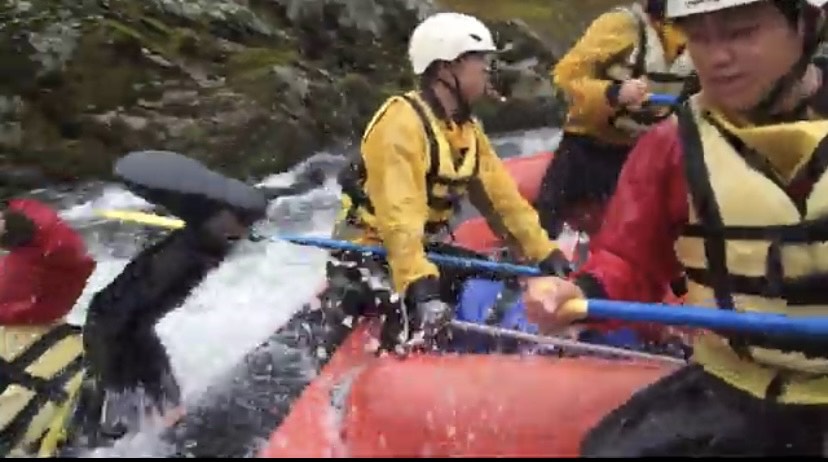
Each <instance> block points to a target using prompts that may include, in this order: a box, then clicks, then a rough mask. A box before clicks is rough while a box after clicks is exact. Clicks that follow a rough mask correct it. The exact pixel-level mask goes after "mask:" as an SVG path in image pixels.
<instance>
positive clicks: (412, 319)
mask: <svg viewBox="0 0 828 462" xmlns="http://www.w3.org/2000/svg"><path fill="white" fill-rule="evenodd" d="M405 306H406V310H407V311H408V313H407V315H408V319H409V326H410V328H409V331H410V332H409V337H411V338H410V339H409V340H412V339H413V338H414V337H415V335H416V334H422V337H423V341H424V342H425V343H426V344H432V343H433V342H434V341H435V340H436V339H437V337H438V336H440V334H441V333H443V331H444V329H445V328H446V327H447V326H448V324H449V322H451V319H452V318H453V316H454V311H453V310H452V308H451V306H449V305H448V304H446V303H444V302H443V301H442V300H441V299H440V281H439V280H438V279H437V278H435V277H433V276H428V277H425V278H422V279H418V280H416V281H414V282H412V283H411V284H410V285H409V286H408V289H407V290H406V294H405Z"/></svg>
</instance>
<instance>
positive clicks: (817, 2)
mask: <svg viewBox="0 0 828 462" xmlns="http://www.w3.org/2000/svg"><path fill="white" fill-rule="evenodd" d="M763 1H766V0H667V8H666V11H665V13H666V16H667V17H668V18H681V17H684V16H690V15H694V14H700V13H709V12H711V11H718V10H726V9H728V8H735V7H737V6H742V5H748V4H751V3H756V2H763ZM790 1H795V0H790ZM806 1H807V2H808V3H809V4H811V5H813V6H815V7H817V8H822V7H823V6H825V4H826V3H828V0H806Z"/></svg>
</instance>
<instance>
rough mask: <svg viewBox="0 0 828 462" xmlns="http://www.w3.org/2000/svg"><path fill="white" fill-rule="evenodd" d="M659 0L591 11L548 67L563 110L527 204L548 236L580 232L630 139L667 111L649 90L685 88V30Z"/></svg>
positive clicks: (590, 226)
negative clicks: (667, 17)
mask: <svg viewBox="0 0 828 462" xmlns="http://www.w3.org/2000/svg"><path fill="white" fill-rule="evenodd" d="M663 10H664V0H646V1H643V0H642V1H639V2H635V3H633V4H631V5H629V6H627V7H622V8H617V9H613V10H611V11H609V12H607V13H604V14H602V15H601V16H599V17H598V18H597V19H596V20H595V21H594V22H593V23H592V24H591V25H590V26H589V28H588V29H587V30H586V31H585V33H584V35H583V36H582V37H581V38H580V40H578V42H577V43H575V45H574V46H573V47H572V48H571V49H570V50H569V52H567V53H566V55H564V56H563V57H562V58H561V59H560V61H558V63H557V64H556V65H555V66H554V67H553V69H552V79H553V81H554V83H555V85H556V86H557V87H558V88H560V89H561V90H562V91H563V93H564V95H565V96H566V99H567V102H568V106H569V113H568V115H567V119H566V123H565V125H564V128H563V136H562V139H561V141H560V144H559V145H558V148H557V149H556V152H555V157H554V160H553V161H552V162H551V163H550V164H549V167H547V171H546V173H545V174H544V177H543V180H542V183H541V188H540V192H539V194H538V198H537V199H536V200H535V206H536V208H537V209H538V213H539V214H540V217H541V222H542V223H543V225H544V228H545V229H546V230H547V232H549V234H550V235H551V236H553V237H557V236H558V234H559V233H560V232H561V230H562V227H563V223H564V222H567V223H568V224H569V225H570V226H571V227H573V228H575V229H576V230H578V231H582V232H584V233H586V234H588V235H594V234H595V233H596V232H597V231H598V229H599V228H600V226H601V217H602V216H603V208H604V206H605V203H606V201H607V200H608V199H609V197H610V196H611V195H612V192H613V191H614V188H615V182H616V180H617V178H618V173H619V172H620V171H621V167H622V166H623V164H624V160H625V159H626V158H627V154H628V153H629V151H630V149H631V148H632V146H633V144H635V141H636V139H637V138H638V137H639V136H640V135H641V134H642V133H644V132H645V131H646V130H647V129H648V128H649V127H650V126H652V124H654V123H656V122H658V121H660V120H663V119H664V118H666V117H668V116H669V115H670V114H671V109H670V107H669V106H665V105H648V104H647V98H648V96H649V95H650V94H653V93H657V94H666V95H671V96H675V97H684V96H686V94H688V93H690V92H692V90H693V85H692V83H693V82H694V79H692V75H693V65H692V61H691V60H690V58H689V56H688V55H687V53H686V47H685V37H684V35H683V34H682V33H681V31H680V30H678V29H677V28H675V27H674V26H673V25H672V24H670V23H667V22H665V21H664V20H663Z"/></svg>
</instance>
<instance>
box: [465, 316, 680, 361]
mask: <svg viewBox="0 0 828 462" xmlns="http://www.w3.org/2000/svg"><path fill="white" fill-rule="evenodd" d="M451 326H452V327H453V328H456V329H461V330H465V331H469V332H478V333H481V334H486V335H490V336H492V337H507V338H512V339H515V340H522V341H525V342H531V343H536V344H538V345H549V346H554V347H558V348H562V349H565V350H568V351H582V352H586V353H603V354H609V355H616V356H625V357H629V358H637V359H646V360H649V361H660V362H665V363H671V364H679V365H682V364H687V362H686V361H684V360H682V359H679V358H674V357H672V356H666V355H657V354H652V353H645V352H642V351H634V350H627V349H625V348H618V347H611V346H606V345H596V344H592V343H585V342H579V341H577V340H570V339H566V338H561V337H547V336H542V335H535V334H530V333H527V332H520V331H516V330H511V329H504V328H501V327H494V326H485V325H482V324H475V323H471V322H466V321H457V320H454V321H451Z"/></svg>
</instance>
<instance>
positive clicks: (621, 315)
mask: <svg viewBox="0 0 828 462" xmlns="http://www.w3.org/2000/svg"><path fill="white" fill-rule="evenodd" d="M270 239H271V240H274V241H279V240H284V241H288V242H292V243H294V244H297V245H309V246H315V247H321V248H326V249H333V250H343V251H353V252H360V253H367V254H373V255H377V256H385V255H386V253H387V252H386V250H385V248H383V247H379V246H364V245H359V244H355V243H352V242H347V241H339V240H335V239H327V238H322V237H300V236H278V237H271V238H270ZM427 256H428V258H429V259H431V260H432V261H434V262H435V263H439V264H443V265H447V266H456V267H462V268H474V269H483V270H487V271H492V272H502V273H507V274H513V275H520V276H541V275H542V273H541V272H540V270H539V269H538V268H534V267H531V266H522V265H515V264H510V263H499V262H494V261H488V260H479V259H472V258H461V257H453V256H448V255H440V254H436V253H428V254H427ZM587 306H588V308H587V315H588V317H589V318H595V319H617V320H622V321H633V322H635V321H638V322H654V323H660V324H670V325H680V326H693V327H700V328H705V329H713V330H723V331H727V330H732V331H739V332H750V333H763V334H767V335H779V336H785V337H791V336H798V337H815V336H822V337H824V336H828V317H796V318H793V317H788V316H784V315H781V314H771V313H744V312H736V311H728V310H721V309H716V308H711V307H701V306H687V305H665V304H649V303H635V302H621V301H613V300H597V299H590V300H588V302H587Z"/></svg>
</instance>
